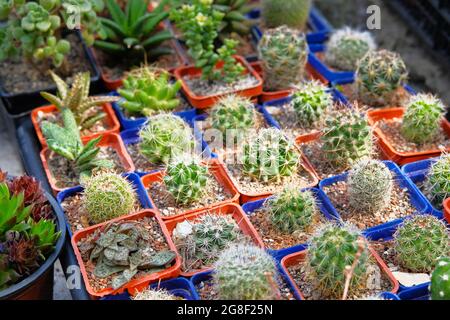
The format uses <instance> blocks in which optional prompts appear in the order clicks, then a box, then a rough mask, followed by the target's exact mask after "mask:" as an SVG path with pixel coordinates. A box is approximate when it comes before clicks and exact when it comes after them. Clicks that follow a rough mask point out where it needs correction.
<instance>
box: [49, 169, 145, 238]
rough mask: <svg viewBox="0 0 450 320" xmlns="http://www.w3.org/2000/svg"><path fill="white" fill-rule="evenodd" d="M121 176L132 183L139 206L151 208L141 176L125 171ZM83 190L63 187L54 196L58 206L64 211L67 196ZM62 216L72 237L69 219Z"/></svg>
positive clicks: (81, 188) (79, 187)
mask: <svg viewBox="0 0 450 320" xmlns="http://www.w3.org/2000/svg"><path fill="white" fill-rule="evenodd" d="M123 176H124V177H126V178H127V179H128V180H129V181H130V182H131V183H132V184H133V187H134V189H135V190H136V194H137V196H138V200H139V202H140V204H141V206H142V207H143V208H144V209H152V208H153V207H152V204H151V201H150V198H149V197H148V193H147V191H146V190H145V188H144V185H143V184H142V182H141V178H140V177H139V176H138V175H137V174H135V173H126V174H123ZM83 190H84V188H83V187H82V186H77V187H73V188H68V189H65V190H63V191H61V192H60V193H58V195H57V196H56V200H57V201H58V204H59V207H60V208H61V210H62V211H64V208H63V206H62V203H63V202H64V200H65V199H67V198H68V197H71V196H74V195H76V194H77V193H80V192H83ZM64 218H65V222H66V227H67V232H68V234H69V236H70V238H72V230H71V229H70V224H69V220H68V219H67V217H66V216H65V215H64Z"/></svg>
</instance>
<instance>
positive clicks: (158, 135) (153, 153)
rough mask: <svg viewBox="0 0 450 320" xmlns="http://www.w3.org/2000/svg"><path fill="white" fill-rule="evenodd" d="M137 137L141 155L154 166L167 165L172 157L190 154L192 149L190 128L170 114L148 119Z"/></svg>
mask: <svg viewBox="0 0 450 320" xmlns="http://www.w3.org/2000/svg"><path fill="white" fill-rule="evenodd" d="M139 136H140V138H141V142H140V143H139V150H140V152H141V154H142V155H144V156H145V157H146V158H147V159H148V161H150V162H151V163H155V164H157V163H164V164H167V163H168V162H169V161H170V160H171V159H172V158H173V157H174V156H177V155H180V154H183V153H186V152H191V151H192V150H193V147H194V138H193V134H192V130H191V128H189V126H188V125H187V124H186V123H185V122H184V121H183V119H181V118H180V117H177V116H175V115H172V114H160V115H156V116H153V117H150V118H149V119H148V122H147V123H146V125H145V126H144V127H143V128H142V129H141V131H140V132H139Z"/></svg>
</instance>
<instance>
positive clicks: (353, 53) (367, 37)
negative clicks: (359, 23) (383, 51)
mask: <svg viewBox="0 0 450 320" xmlns="http://www.w3.org/2000/svg"><path fill="white" fill-rule="evenodd" d="M376 47H377V46H376V44H375V40H374V39H373V37H372V35H371V34H370V33H369V32H361V31H356V30H353V29H351V28H349V27H345V28H342V29H339V30H336V31H335V32H334V33H333V34H332V35H331V37H330V39H329V40H328V42H327V50H326V52H325V61H326V62H327V63H328V64H329V65H330V66H331V67H334V68H337V69H340V70H348V71H353V70H356V68H357V67H358V62H359V60H361V59H362V58H363V57H364V56H365V55H366V54H367V52H369V51H373V50H375V49H376Z"/></svg>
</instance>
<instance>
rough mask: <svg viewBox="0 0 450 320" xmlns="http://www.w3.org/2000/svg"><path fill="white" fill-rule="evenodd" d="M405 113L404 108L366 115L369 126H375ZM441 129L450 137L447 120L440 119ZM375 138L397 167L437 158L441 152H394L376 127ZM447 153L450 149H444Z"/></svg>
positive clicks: (449, 124) (372, 111)
mask: <svg viewBox="0 0 450 320" xmlns="http://www.w3.org/2000/svg"><path fill="white" fill-rule="evenodd" d="M404 113H405V108H389V109H380V110H371V111H369V112H368V113H367V116H368V119H369V123H370V125H371V126H375V125H376V123H377V122H379V121H381V120H391V119H395V118H402V117H403V115H404ZM441 126H442V129H444V132H445V133H446V134H447V135H448V136H449V137H450V122H448V120H447V119H445V118H444V119H442V122H441ZM374 133H375V136H376V137H378V145H379V147H380V149H381V150H382V152H383V153H384V154H385V155H386V157H387V159H388V160H391V161H393V162H395V163H397V164H399V165H404V164H407V163H411V162H416V161H419V160H425V159H429V158H435V157H439V156H440V155H441V154H442V150H439V149H436V150H427V151H421V152H400V151H397V150H395V148H394V146H393V145H392V144H391V143H389V141H388V139H387V138H386V135H385V134H384V132H383V131H382V130H381V129H380V128H378V127H376V128H375V130H374ZM446 151H447V152H449V151H450V148H447V149H446Z"/></svg>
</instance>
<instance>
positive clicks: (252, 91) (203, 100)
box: [175, 56, 263, 109]
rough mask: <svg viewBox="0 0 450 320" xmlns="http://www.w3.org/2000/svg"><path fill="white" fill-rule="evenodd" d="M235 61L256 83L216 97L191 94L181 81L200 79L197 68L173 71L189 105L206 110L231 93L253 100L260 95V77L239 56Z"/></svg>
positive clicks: (218, 65)
mask: <svg viewBox="0 0 450 320" xmlns="http://www.w3.org/2000/svg"><path fill="white" fill-rule="evenodd" d="M234 57H235V59H236V61H237V62H238V63H240V64H241V65H242V66H244V68H245V71H244V73H245V74H248V73H250V74H252V75H253V76H254V77H255V78H256V79H257V80H258V83H257V84H256V85H254V86H252V87H250V88H247V89H243V90H239V91H235V92H226V93H222V94H216V95H209V96H197V95H195V94H194V92H192V90H191V89H190V88H189V86H188V85H187V84H186V82H185V81H184V80H183V79H184V77H186V76H191V77H200V76H201V74H202V70H201V69H199V68H196V67H195V66H193V65H190V66H186V67H180V68H177V69H176V70H175V78H177V80H181V82H182V88H183V92H184V93H185V95H186V97H187V99H188V100H189V102H190V103H191V105H192V106H194V107H195V108H197V109H206V108H209V107H211V106H213V105H214V104H215V103H216V102H217V101H218V100H220V99H221V98H222V97H224V96H226V95H229V94H231V93H234V94H237V95H240V96H243V97H248V98H253V97H256V96H259V95H260V94H261V93H262V88H263V80H262V78H261V76H260V75H259V74H258V73H257V72H256V71H255V70H254V69H253V68H252V67H251V66H250V64H249V63H248V62H247V61H246V60H245V59H244V58H243V57H241V56H234ZM222 67H223V62H219V63H218V64H217V68H219V69H220V68H222Z"/></svg>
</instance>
